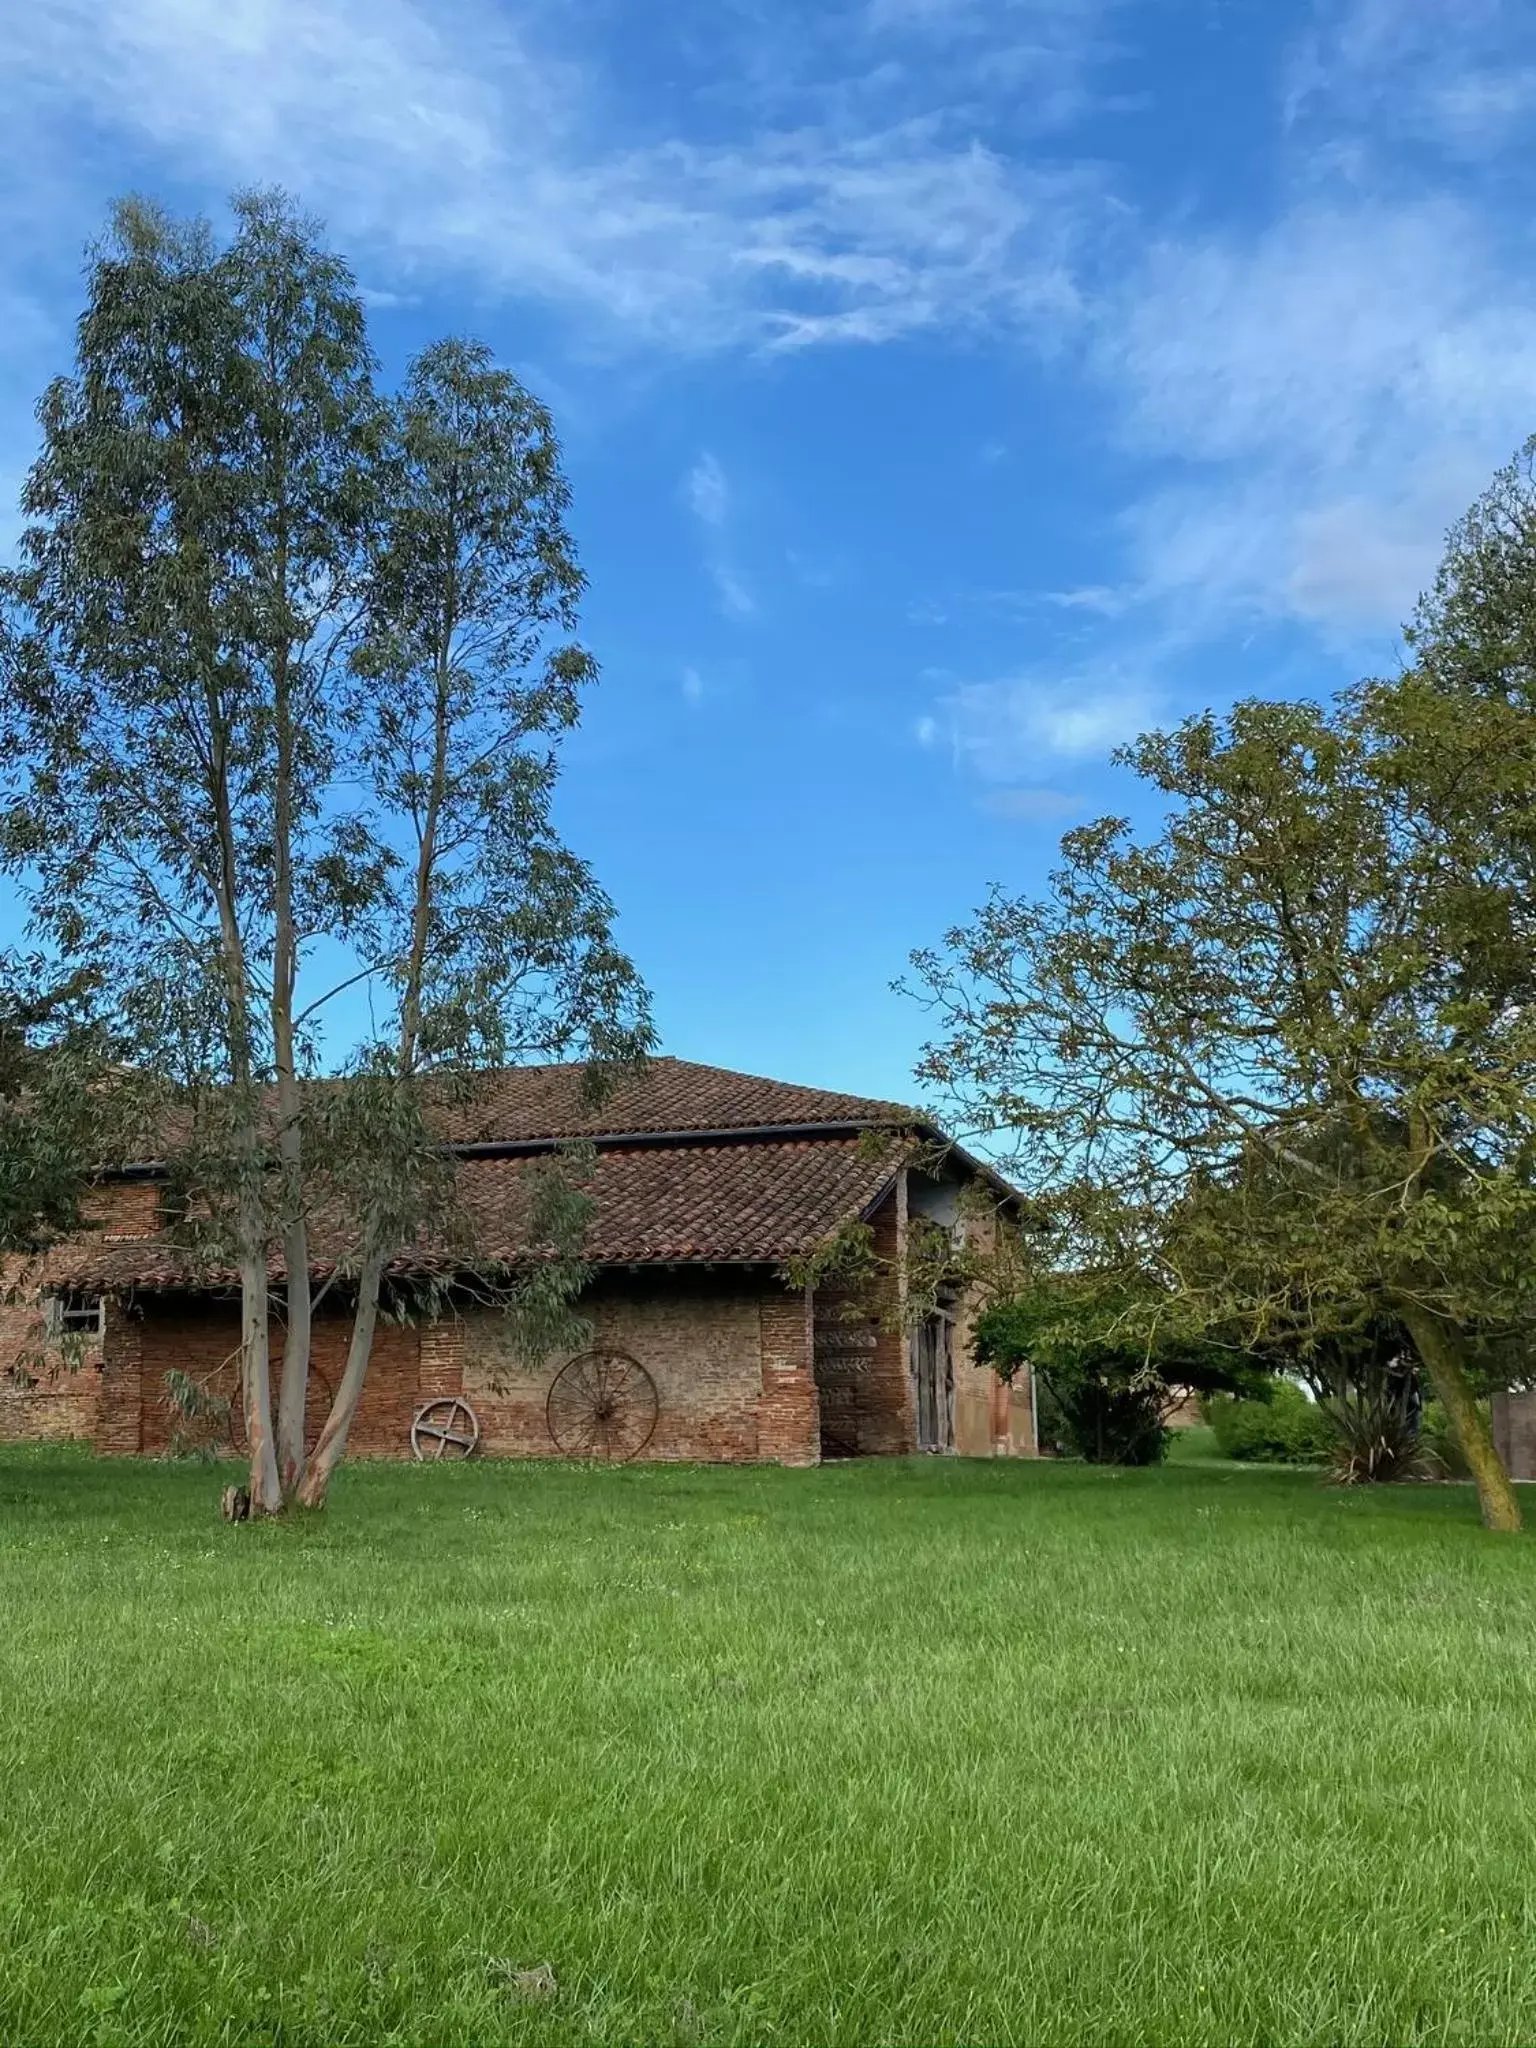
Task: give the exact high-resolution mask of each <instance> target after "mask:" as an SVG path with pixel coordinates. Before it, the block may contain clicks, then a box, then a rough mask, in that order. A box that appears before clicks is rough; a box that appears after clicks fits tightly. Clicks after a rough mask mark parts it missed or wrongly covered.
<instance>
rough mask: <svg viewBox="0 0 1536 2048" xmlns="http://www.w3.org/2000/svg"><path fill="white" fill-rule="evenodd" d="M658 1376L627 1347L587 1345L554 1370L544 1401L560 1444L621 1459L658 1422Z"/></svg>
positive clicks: (581, 1453)
mask: <svg viewBox="0 0 1536 2048" xmlns="http://www.w3.org/2000/svg"><path fill="white" fill-rule="evenodd" d="M657 1408H658V1403H657V1399H656V1382H655V1381H654V1380H653V1379H652V1378H651V1376H650V1374H649V1373H648V1372H647V1371H646V1369H645V1367H644V1366H643V1365H641V1363H640V1362H639V1360H638V1359H635V1358H631V1357H630V1356H629V1353H628V1352H627V1351H610V1350H607V1349H604V1350H599V1351H584V1352H583V1353H582V1354H581V1356H580V1357H579V1358H573V1359H572V1360H571V1361H570V1363H569V1364H568V1365H562V1366H561V1368H560V1370H559V1371H558V1372H557V1373H556V1374H555V1377H554V1380H553V1381H552V1383H551V1385H550V1389H549V1398H548V1400H547V1401H546V1402H545V1404H544V1419H545V1421H546V1422H547V1423H548V1424H549V1433H550V1436H551V1437H552V1438H553V1439H554V1445H555V1449H556V1450H557V1451H559V1452H560V1453H561V1454H562V1455H563V1456H564V1457H567V1458H601V1459H603V1460H604V1461H605V1462H606V1463H609V1464H615V1465H622V1464H624V1463H625V1462H626V1461H627V1460H628V1459H630V1458H633V1457H637V1456H638V1455H639V1453H640V1452H641V1451H643V1450H644V1449H645V1447H646V1445H647V1444H648V1443H649V1442H650V1440H651V1436H652V1434H653V1432H654V1431H655V1428H656V1413H657Z"/></svg>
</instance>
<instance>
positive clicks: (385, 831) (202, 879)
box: [0, 194, 646, 1512]
mask: <svg viewBox="0 0 1536 2048" xmlns="http://www.w3.org/2000/svg"><path fill="white" fill-rule="evenodd" d="M86 297H87V303H86V310H85V313H84V315H83V317H82V319H81V321H80V324H79V330H78V344H77V354H76V364H75V369H74V372H73V374H72V375H69V376H64V377H60V378H58V379H56V380H55V382H54V383H53V384H52V385H51V386H50V387H49V389H48V391H47V392H46V393H45V394H44V397H43V400H42V403H41V405H40V408H39V418H40V424H41V427H42V451H41V454H40V455H39V458H38V460H37V462H36V464H35V465H34V467H33V470H32V472H31V474H30V477H29V479H28V482H27V486H26V490H25V494H24V499H23V506H24V512H25V514H26V519H27V524H26V527H25V530H24V533H23V538H22V543H21V557H20V562H19V565H18V566H17V568H16V569H15V570H14V571H13V572H11V573H10V574H9V575H8V576H7V578H6V583H5V597H6V600H7V602H6V632H5V638H4V643H3V649H4V664H3V730H0V739H3V742H4V759H3V761H0V777H3V779H4V780H3V788H4V796H5V813H4V820H3V828H0V832H3V836H0V856H3V858H4V861H5V863H6V865H7V866H8V868H9V871H10V872H11V873H12V874H13V875H14V876H15V877H16V878H17V879H18V880H19V881H20V882H21V883H22V885H23V887H24V888H25V889H26V891H27V893H28V896H29V900H30V905H31V911H32V917H33V922H34V926H35V929H36V931H37V932H38V934H39V935H40V937H41V939H42V941H43V942H44V943H45V944H46V945H47V946H48V947H49V948H50V949H52V951H53V952H54V953H55V954H56V955H57V956H58V957H59V958H61V959H62V960H64V961H65V962H66V963H69V964H70V965H72V966H74V965H78V966H80V967H83V968H88V969H90V970H92V971H94V972H96V973H97V974H98V975H99V976H100V977H101V982H102V986H103V987H104V988H107V989H110V990H111V991H112V992H113V995H114V999H115V1008H116V1013H117V1021H118V1022H119V1023H120V1024H121V1026H122V1028H123V1029H124V1031H125V1032H126V1033H128V1035H129V1037H130V1039H131V1040H132V1042H133V1043H134V1044H135V1045H136V1048H137V1050H138V1052H139V1054H140V1056H141V1057H142V1059H143V1061H144V1063H145V1064H146V1065H147V1066H149V1067H152V1068H154V1069H156V1070H157V1071H159V1072H160V1073H162V1074H163V1075H165V1076H166V1077H167V1078H168V1079H169V1080H172V1081H174V1082H175V1083H176V1084H177V1085H176V1088H175V1094H176V1110H177V1116H176V1119H175V1122H174V1128H175V1129H176V1130H177V1131H178V1133H179V1145H178V1149H179V1160H178V1171H179V1178H180V1180H181V1181H182V1183H183V1184H184V1189H185V1195H186V1206H187V1208H188V1210H189V1216H190V1223H189V1228H188V1231H187V1233H186V1236H187V1241H188V1243H189V1245H190V1246H193V1247H195V1248H196V1249H197V1250H198V1251H199V1253H200V1254H201V1255H202V1256H205V1257H207V1258H208V1259H210V1260H211V1261H214V1262H216V1263H217V1262H219V1261H221V1260H225V1259H227V1261H228V1262H229V1263H231V1264H232V1265H233V1266H234V1268H235V1270H236V1271H237V1272H238V1275H239V1280H240V1290H241V1304H242V1337H241V1369H242V1371H241V1376H242V1399H243V1404H244V1414H245V1422H246V1428H247V1434H248V1440H249V1443H250V1446H251V1460H252V1470H251V1493H252V1500H253V1505H254V1506H255V1507H256V1508H257V1509H258V1510H259V1511H264V1512H265V1511H271V1510H273V1509H275V1508H277V1507H278V1506H280V1505H281V1504H282V1503H283V1501H284V1500H286V1499H288V1498H292V1497H295V1496H297V1495H300V1494H301V1492H302V1497H303V1498H305V1499H309V1500H318V1499H320V1498H323V1495H324V1489H325V1482H326V1480H327V1479H328V1477H329V1474H330V1471H331V1470H332V1469H333V1468H334V1464H335V1461H336V1459H337V1457H339V1456H340V1454H341V1450H342V1448H343V1446H344V1444H345V1438H346V1424H347V1421H348V1420H349V1419H350V1414H351V1412H352V1409H353V1408H355V1404H356V1398H357V1395H358V1393H359V1391H360V1387H361V1379H362V1373H363V1371H364V1370H365V1368H366V1361H367V1348H368V1345H367V1340H368V1338H369V1337H370V1336H371V1331H372V1319H373V1317H374V1316H375V1315H376V1313H377V1302H378V1286H377V1280H378V1275H379V1274H380V1273H382V1271H383V1269H384V1266H385V1265H386V1264H387V1262H388V1259H389V1256H390V1252H391V1250H392V1249H393V1248H394V1247H396V1246H397V1245H398V1244H400V1243H402V1242H404V1241H406V1240H408V1239H416V1238H420V1237H422V1236H424V1235H426V1236H430V1235H431V1233H432V1229H433V1227H434V1219H435V1221H436V1224H438V1225H440V1226H441V1227H442V1229H443V1230H444V1231H446V1232H447V1233H448V1234H449V1235H450V1236H451V1235H452V1234H453V1227H455V1226H456V1225H459V1224H462V1222H463V1220H464V1219H463V1218H462V1216H460V1215H458V1214H457V1212H456V1211H455V1206H454V1201H453V1192H452V1176H451V1174H447V1173H445V1171H444V1166H443V1159H442V1151H441V1147H440V1146H439V1145H438V1144H436V1142H435V1140H434V1139H433V1138H432V1135H431V1133H430V1132H429V1130H428V1129H427V1125H426V1123H425V1121H424V1116H425V1109H424V1105H423V1102H422V1100H421V1085H420V1084H421V1083H422V1079H423V1076H424V1075H425V1074H426V1073H427V1071H428V1070H429V1069H430V1070H431V1071H432V1072H433V1073H434V1074H435V1075H437V1076H438V1077H439V1085H440V1086H446V1085H449V1084H450V1082H451V1080H452V1077H453V1076H454V1075H455V1074H458V1075H460V1076H461V1077H462V1075H463V1073H464V1072H465V1071H466V1070H467V1069H468V1068H470V1067H472V1066H475V1065H476V1064H483V1063H485V1062H487V1061H489V1060H491V1059H493V1058H495V1057H503V1056H505V1057H513V1056H516V1055H517V1054H518V1053H519V1052H522V1051H526V1050H528V1049H529V1048H530V1047H531V1046H532V1045H533V1044H535V1043H536V1042H542V1043H546V1044H552V1043H556V1042H559V1043H561V1044H564V1045H566V1046H569V1047H578V1048H581V1049H583V1050H591V1051H595V1052H597V1053H599V1054H601V1053H605V1052H612V1051H615V1050H617V1049H619V1048H621V1047H622V1048H624V1049H633V1048H635V1047H638V1046H643V1044H644V1042H645V1037H646V1030H645V1025H644V1001H643V995H642V994H641V992H640V990H639V985H638V982H637V981H636V979H635V977H634V974H633V970H632V969H630V968H629V966H628V963H627V962H626V961H624V960H623V959H622V957H621V956H620V955H619V954H618V952H617V950H616V949H615V948H614V946H613V944H612V940H611V937H610V935H609V907H608V905H607V902H606V899H605V898H604V897H603V896H602V893H601V891H600V890H598V889H597V887H596V885H595V883H594V882H593V881H592V878H591V877H590V875H589V874H588V872H587V871H586V869H585V868H584V867H582V865H581V864H580V863H579V862H577V861H575V860H574V858H573V857H572V856H570V855H569V854H567V853H566V852H565V851H564V849H563V848H561V847H560V845H559V842H558V839H557V838H556V836H555V834H554V832H553V828H552V827H551V825H550V821H549V810H548V802H549V794H550V788H551V785H552V780H553V775H554V762H553V756H552V753H551V752H550V749H549V747H548V745H545V746H544V747H543V748H542V750H541V747H540V745H539V742H540V740H541V739H542V740H543V741H546V742H547V741H549V740H551V739H552V738H553V736H554V735H555V734H556V733H558V731H560V730H561V729H563V727H564V726H566V725H569V724H570V723H572V722H573V721H574V718H575V707H576V700H577V696H578V694H579V690H580V688H581V686H582V685H583V684H584V683H586V682H587V681H588V680H590V677H591V664H590V661H589V659H588V658H587V657H586V656H585V655H584V654H582V653H581V652H580V651H579V650H578V649H576V648H575V646H574V644H573V643H571V641H570V639H569V632H570V628H571V625H572V622H573V619H574V608H575V604H576V600H577V597H578V595H579V592H580V588H581V578H580V574H579V571H578V570H577V568H576V565H575V562H574V558H573V555H572V551H571V548H570V542H569V537H568V535H567V533H566V531H565V527H564V524H563V515H564V510H565V502H566V500H565V486H564V483H563V481H562V479H561V477H560V473H559V466H558V460H557V457H556V453H555V444H554V438H553V434H552V432H551V431H550V428H549V423H548V420H547V416H545V415H544V414H543V413H542V412H541V410H540V409H539V408H538V407H537V406H536V405H535V404H534V402H533V401H532V400H531V399H529V398H528V396H527V394H526V393H522V392H521V389H520V387H518V386H516V384H515V381H514V380H511V379H509V378H507V377H506V376H505V375H504V373H500V372H496V371H495V370H494V369H493V368H492V366H491V365H490V364H489V363H488V361H487V360H486V359H485V357H484V355H483V352H478V351H475V350H474V349H472V348H469V347H468V346H467V345H464V344H449V345H445V347H444V348H443V349H442V350H439V351H429V352H428V355H427V357H426V358H424V359H423V362H422V364H420V365H418V366H417V368H416V369H415V370H414V371H413V373H412V375H411V378H410V379H409V380H408V387H407V390H406V391H405V392H404V393H403V394H402V395H401V396H400V398H399V399H398V400H397V401H386V400H385V399H383V398H382V397H381V396H380V394H379V392H378V391H377V389H376V388H375V382H374V369H375V365H374V362H373V358H372V355H371V351H370V348H369V344H368V337H367V330H366V319H365V314H364V309H363V306H362V303H361V300H360V297H359V294H358V292H357V289H356V286H355V284H354V282H353V280H352V278H351V276H350V274H349V272H348V271H347V269H346V266H345V265H344V264H343V263H342V262H341V260H340V259H339V258H338V257H337V256H335V255H334V254H333V253H332V252H330V251H329V250H328V249H326V248H325V246H324V245H323V243H322V241H321V239H320V236H319V233H318V230H317V229H316V228H315V227H314V225H313V224H312V223H310V222H308V221H306V220H305V219H304V218H303V217H302V216H300V215H299V214H298V213H297V212H296V211H295V209H294V208H293V206H292V205H291V204H290V203H289V202H288V201H287V200H286V199H284V198H283V197H282V196H281V195H271V194H267V195H262V194H258V195H247V196H244V197H241V198H237V200H236V201H235V203H234V229H233V233H232V234H231V236H230V237H229V239H228V240H227V242H226V243H225V244H224V245H223V246H220V245H219V244H218V242H217V241H216V239H215V237H214V235H213V234H212V232H211V230H210V229H209V228H208V227H207V225H206V224H204V223H201V222H194V223H191V224H187V223H179V222H176V221H173V220H171V219H170V218H168V217H167V216H166V215H165V214H163V213H161V212H159V211H158V210H156V209H154V208H151V207H147V206H145V205H142V204H140V203H137V202H127V203H125V204H123V205H121V206H119V207H118V208H117V209H116V210H115V212H114V215H113V219H112V224H111V228H110V231H109V233H108V234H107V236H106V237H105V239H104V240H103V241H102V243H101V244H100V245H99V246H98V247H97V248H96V249H94V250H93V251H92V253H91V257H90V261H89V265H88V271H87V295H86ZM455 366H456V367H455ZM455 378H457V384H455ZM477 379H478V382H477V381H476V380H477ZM551 636H553V637H551ZM423 692H425V694H423ZM423 715H424V716H425V724H423V723H422V722H421V721H422V717H423ZM423 776H425V779H423ZM477 803H478V809H477V808H476V805H477ZM477 890H478V894H477ZM322 942H324V943H322ZM338 955H339V957H340V958H341V959H342V962H343V965H342V967H341V969H340V970H339V971H338V980H337V982H336V983H335V984H334V985H333V986H332V987H330V988H329V989H325V988H320V987H319V986H318V985H317V978H318V973H319V968H320V966H321V964H322V963H323V961H324V960H325V959H333V960H334V959H335V958H336V957H338ZM359 986H362V987H366V988H368V989H369V990H376V989H377V990H383V991H384V992H385V994H386V998H387V1003H391V1004H393V1005H394V1009H395V1017H394V1024H393V1027H392V1030H391V1031H390V1032H386V1033H385V1034H384V1035H382V1036H379V1037H378V1039H377V1042H376V1043H369V1044H368V1045H367V1046H366V1047H365V1048H363V1050H362V1052H361V1053H360V1055H359V1057H358V1059H357V1060H356V1061H355V1062H354V1063H353V1064H354V1069H355V1072H354V1080H355V1083H356V1085H355V1086H354V1087H353V1088H350V1089H348V1090H343V1091H340V1093H339V1094H338V1092H337V1091H332V1090H327V1089H316V1088H312V1087H309V1086H306V1085H305V1083H306V1079H307V1077H310V1076H313V1075H314V1074H315V1073H317V1072H318V1069H319V1066H320V1061H321V1054H322V1048H323V1037H322V1034H323V1031H324V1029H325V1025H326V1020H327V1017H328V1016H332V1015H334V1014H335V1009H334V1005H335V1002H336V1000H337V998H338V997H339V996H340V995H341V994H342V993H343V992H344V991H345V990H346V989H347V988H348V987H353V988H355V987H359ZM562 1003H563V1004H564V1006H565V1007H564V1009H562V1008H561V1005H562ZM536 1014H539V1015H542V1016H543V1017H544V1019H545V1027H544V1030H543V1035H542V1040H541V1039H540V1033H539V1031H538V1030H537V1029H535V1027H534V1024H533V1021H532V1020H533V1018H534V1017H535V1015H536ZM381 1076H383V1077H386V1078H387V1080H388V1082H389V1084H390V1085H389V1086H387V1087H383V1088H381V1087H380V1085H379V1084H380V1077H381ZM343 1105H344V1106H343ZM370 1148H371V1149H370ZM363 1190H366V1191H367V1199H366V1201H360V1200H359V1201H353V1203H352V1210H351V1214H352V1217H353V1220H354V1221H355V1222H356V1223H357V1224H358V1226H359V1228H360V1229H361V1232H362V1236H361V1245H362V1249H361V1253H360V1255H359V1257H358V1259H357V1260H356V1262H355V1270H352V1268H351V1266H350V1265H349V1261H350V1259H351V1253H350V1251H349V1250H347V1249H346V1248H343V1252H342V1265H343V1268H344V1269H345V1270H344V1271H343V1273H342V1275H341V1277H343V1278H346V1279H348V1280H349V1281H353V1282H355V1283H356V1284H357V1288H358V1296H357V1305H358V1334H357V1337H356V1341H355V1342H354V1345H353V1356H352V1358H351V1360H350V1361H349V1366H348V1370H347V1373H346V1375H345V1377H344V1381H343V1386H342V1387H341V1388H339V1389H338V1393H337V1401H336V1406H335V1409H334V1410H333V1413H332V1416H331V1418H330V1420H329V1422H328V1424H327V1428H326V1432H325V1437H324V1441H323V1444H322V1446H321V1450H320V1453H319V1454H318V1456H317V1469H316V1472H315V1474H313V1475H309V1476H308V1477H307V1476H306V1467H307V1458H306V1451H305V1438H304V1416H305V1407H306V1398H307V1392H308V1380H309V1363H310V1350H311V1338H312V1331H311V1318H312V1312H313V1299H312V1290H311V1272H312V1267H313V1265H314V1261H313V1259H312V1255H311V1236H312V1232H313V1228H314V1224H315V1219H316V1212H317V1209H318V1208H319V1207H320V1206H321V1204H322V1203H324V1204H327V1205H328V1206H329V1209H330V1210H332V1211H334V1210H335V1209H336V1208H337V1207H338V1205H339V1206H340V1209H341V1210H342V1211H343V1212H344V1213H345V1212H347V1204H348V1200H349V1198H350V1197H352V1196H358V1195H359V1193H360V1191H363ZM556 1206H557V1207H558V1206H559V1205H558V1204H557V1205H556ZM565 1213H566V1215H567V1220H568V1222H569V1221H570V1219H571V1216H572V1215H573V1213H574V1212H572V1211H571V1208H570V1205H569V1204H567V1205H566V1212H565ZM571 1231H572V1232H574V1224H572V1225H571ZM568 1234H570V1233H568ZM272 1270H275V1271H276V1272H278V1273H279V1274H280V1275H281V1279H280V1280H279V1281H278V1282H277V1283H276V1285H277V1287H278V1289H279V1290H280V1292H279V1296H278V1299H277V1300H276V1301H274V1299H273V1298H272V1295H273V1283H272V1282H271V1281H270V1280H269V1271H272ZM553 1270H561V1269H560V1268H559V1263H558V1261H557V1262H556V1268H555V1269H553ZM336 1277H337V1276H336V1275H335V1274H332V1275H331V1276H330V1277H328V1279H327V1280H326V1281H325V1282H324V1283H323V1284H324V1285H326V1286H332V1285H334V1284H335V1281H336ZM552 1286H554V1283H553V1282H552V1281H551V1280H549V1279H548V1278H547V1277H546V1280H545V1282H544V1291H545V1293H546V1294H547V1293H549V1292H550V1290H551V1287H552ZM537 1291H538V1290H537V1289H532V1288H531V1287H530V1292H533V1293H536V1292H537ZM555 1291H556V1292H558V1288H557V1287H556V1288H555ZM275 1310H280V1311H281V1316H282V1327H283V1341H282V1374H281V1389H280V1396H279V1400H278V1403H277V1414H276V1422H275V1426H274V1420H273V1403H272V1386H271V1377H272V1371H271V1358H272V1353H273V1349H274V1345H273V1340H272V1336H271V1332H272V1328H273V1323H274V1311H275Z"/></svg>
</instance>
